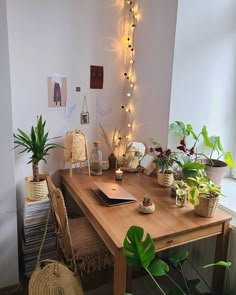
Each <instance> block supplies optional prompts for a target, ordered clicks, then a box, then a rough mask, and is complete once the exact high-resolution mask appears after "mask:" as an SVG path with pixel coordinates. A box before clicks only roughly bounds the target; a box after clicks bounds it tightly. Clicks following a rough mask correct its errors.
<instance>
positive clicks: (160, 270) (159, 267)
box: [148, 259, 170, 277]
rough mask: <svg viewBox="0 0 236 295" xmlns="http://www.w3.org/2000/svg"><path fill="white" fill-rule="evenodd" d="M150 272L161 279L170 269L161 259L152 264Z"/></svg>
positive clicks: (149, 268)
mask: <svg viewBox="0 0 236 295" xmlns="http://www.w3.org/2000/svg"><path fill="white" fill-rule="evenodd" d="M148 270H149V271H150V273H151V274H152V275H153V276H157V277H161V276H165V275H166V273H167V272H169V270H170V269H169V266H168V264H167V263H166V262H165V261H163V260H161V259H155V260H153V261H152V262H151V263H150V265H149V267H148Z"/></svg>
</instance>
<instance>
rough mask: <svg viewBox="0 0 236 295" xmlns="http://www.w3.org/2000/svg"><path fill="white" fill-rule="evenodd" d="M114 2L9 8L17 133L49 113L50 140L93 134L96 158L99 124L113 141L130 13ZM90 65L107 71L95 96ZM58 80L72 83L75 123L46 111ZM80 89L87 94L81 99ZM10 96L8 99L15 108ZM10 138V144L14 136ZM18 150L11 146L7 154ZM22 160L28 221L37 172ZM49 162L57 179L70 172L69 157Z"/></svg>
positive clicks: (20, 182) (18, 166) (18, 164)
mask: <svg viewBox="0 0 236 295" xmlns="http://www.w3.org/2000/svg"><path fill="white" fill-rule="evenodd" d="M4 3H5V1H4ZM115 3H116V1H110V0H99V1H97V0H86V1H83V0H79V1H78V0H68V1H64V0H52V1H47V0H42V1H30V0H22V1H14V0H9V1H7V19H8V34H9V55H10V72H11V91H12V117H13V130H14V132H15V131H16V129H17V128H21V129H23V130H26V131H29V130H30V128H31V126H32V125H35V124H36V116H37V115H40V114H42V115H43V119H46V120H47V124H46V126H47V128H48V130H50V131H49V136H50V137H54V136H62V138H60V139H59V140H57V142H58V143H62V142H63V136H64V135H65V133H66V132H67V131H68V130H72V129H75V128H78V129H81V130H82V131H83V132H85V133H86V134H87V137H88V142H89V150H90V152H91V147H92V142H93V140H95V139H97V138H99V137H100V134H99V132H100V131H99V128H97V125H98V123H102V125H103V127H104V128H105V129H106V131H107V132H108V134H109V133H111V132H112V131H113V130H114V128H115V127H116V128H119V127H120V125H121V119H120V118H121V114H122V110H121V107H120V106H121V105H122V104H123V103H121V99H122V96H121V94H122V93H123V75H122V73H123V72H122V71H123V63H122V54H121V53H120V51H119V46H118V45H119V44H120V40H121V37H122V26H121V25H120V24H122V18H123V14H122V10H121V9H120V8H119V6H117V5H115ZM1 13H4V11H3V12H2V11H1ZM6 52H7V50H6ZM90 65H100V66H104V85H103V89H102V90H100V89H99V90H94V89H90ZM8 72H9V69H8ZM53 73H60V74H64V75H66V76H67V95H68V100H67V103H68V105H73V104H75V110H74V111H73V112H72V114H71V117H70V119H69V120H67V118H66V114H65V109H61V110H51V109H48V107H47V99H48V92H47V91H48V89H47V76H50V75H51V74H53ZM76 86H80V87H81V92H80V93H76V92H75V87H76ZM84 95H87V103H88V111H89V115H90V123H89V124H88V125H81V124H80V112H81V111H82V105H83V97H84ZM8 96H9V95H8ZM8 96H7V95H5V96H4V95H3V97H4V99H5V100H6V101H8V102H9V104H10V98H9V97H8ZM2 112H4V109H2ZM4 116H8V117H7V118H8V120H10V119H11V113H10V115H9V114H7V113H4ZM8 134H9V136H10V138H11V134H12V132H9V133H8ZM11 148H12V141H11V142H10V143H9V149H8V150H10V149H11ZM103 148H104V157H107V155H108V152H107V150H106V147H105V146H104V143H103ZM15 157H16V161H15V177H16V186H17V199H18V219H19V221H21V219H22V215H23V207H24V177H25V176H27V175H32V171H31V165H26V163H27V162H28V157H27V156H26V155H19V154H18V153H17V152H16V153H15ZM47 162H48V163H47V164H46V165H45V164H43V163H41V171H45V170H46V171H49V172H50V173H52V174H53V173H54V172H55V171H58V170H59V169H61V168H63V150H53V151H51V153H50V157H48V158H47ZM4 166H6V165H2V167H4ZM56 176H58V175H56ZM11 190H13V191H14V190H15V186H14V187H13V186H11ZM13 221H14V220H12V222H13ZM19 229H21V223H19ZM13 242H14V243H15V241H13ZM9 244H12V243H9ZM12 245H13V246H14V244H12ZM8 249H9V248H8ZM12 257H13V256H12Z"/></svg>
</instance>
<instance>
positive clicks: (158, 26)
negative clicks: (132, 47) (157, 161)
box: [132, 0, 178, 146]
mask: <svg viewBox="0 0 236 295" xmlns="http://www.w3.org/2000/svg"><path fill="white" fill-rule="evenodd" d="M177 2H178V1H177V0H174V1H173V0H155V1H154V0H153V1H150V0H149V1H139V3H140V11H141V19H140V21H139V23H138V25H137V33H136V62H135V69H136V73H137V86H136V89H135V94H134V98H133V100H134V101H133V102H132V103H133V105H134V115H133V116H134V135H133V136H134V138H135V139H136V140H138V141H142V142H144V143H146V145H147V146H150V145H151V141H150V138H155V139H156V140H158V141H159V142H160V143H162V144H163V145H164V146H165V145H166V144H167V137H168V124H169V107H170V92H171V78H172V62H173V53H174V40H175V25H176V14H177Z"/></svg>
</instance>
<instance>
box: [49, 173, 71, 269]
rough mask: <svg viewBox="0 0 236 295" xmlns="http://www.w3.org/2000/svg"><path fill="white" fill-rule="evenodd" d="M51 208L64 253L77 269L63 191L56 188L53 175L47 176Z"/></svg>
mask: <svg viewBox="0 0 236 295" xmlns="http://www.w3.org/2000/svg"><path fill="white" fill-rule="evenodd" d="M46 180H47V185H48V192H49V198H50V200H51V209H52V213H53V217H54V222H55V226H56V229H57V239H58V243H59V246H60V248H61V250H62V252H63V254H64V258H65V259H66V261H67V263H69V264H70V265H71V266H72V267H73V268H74V269H75V271H76V264H75V258H74V257H75V256H74V252H73V248H72V242H71V235H70V229H69V223H68V216H67V211H66V206H65V202H64V198H63V195H62V192H61V190H60V189H59V188H56V187H55V185H54V183H53V182H52V179H51V177H50V176H49V175H48V176H46Z"/></svg>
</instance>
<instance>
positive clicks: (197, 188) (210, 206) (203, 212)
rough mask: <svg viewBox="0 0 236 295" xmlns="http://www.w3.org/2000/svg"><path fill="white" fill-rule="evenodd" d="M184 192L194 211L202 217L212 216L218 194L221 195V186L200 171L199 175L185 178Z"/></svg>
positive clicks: (216, 204)
mask: <svg viewBox="0 0 236 295" xmlns="http://www.w3.org/2000/svg"><path fill="white" fill-rule="evenodd" d="M187 181H188V183H187V186H188V188H187V189H186V192H187V194H188V199H189V201H190V203H191V204H193V205H194V209H195V212H196V213H197V214H198V215H200V216H203V217H213V216H214V214H215V211H216V208H217V206H218V203H219V197H220V195H223V193H222V191H221V187H220V185H218V184H215V183H214V182H212V181H211V180H210V179H209V177H208V176H207V175H206V174H205V173H202V175H201V176H196V177H188V178H187Z"/></svg>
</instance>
